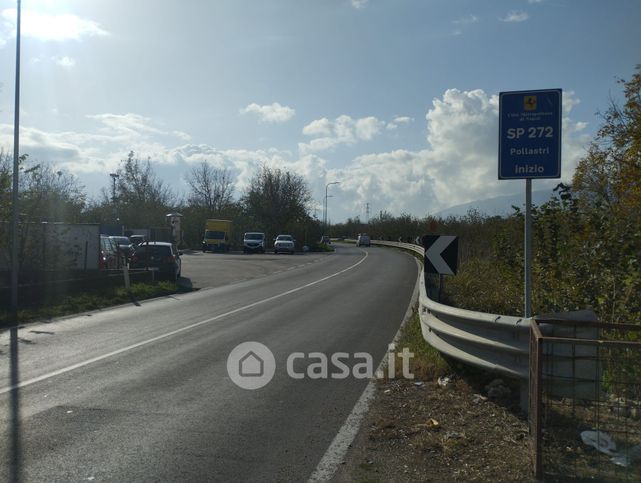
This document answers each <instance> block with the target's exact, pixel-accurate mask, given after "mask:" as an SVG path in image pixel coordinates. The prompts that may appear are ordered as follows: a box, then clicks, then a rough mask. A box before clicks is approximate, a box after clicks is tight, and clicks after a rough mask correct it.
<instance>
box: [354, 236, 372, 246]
mask: <svg viewBox="0 0 641 483" xmlns="http://www.w3.org/2000/svg"><path fill="white" fill-rule="evenodd" d="M370 243H371V242H370V239H369V235H366V234H365V233H361V234H360V235H358V240H356V246H357V247H362V246H365V247H368V246H370Z"/></svg>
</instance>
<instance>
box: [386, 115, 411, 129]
mask: <svg viewBox="0 0 641 483" xmlns="http://www.w3.org/2000/svg"><path fill="white" fill-rule="evenodd" d="M412 122H414V118H413V117H409V116H396V117H395V118H394V119H392V121H391V122H388V123H387V126H385V127H386V128H387V129H389V130H393V129H398V126H399V125H400V124H410V123H412Z"/></svg>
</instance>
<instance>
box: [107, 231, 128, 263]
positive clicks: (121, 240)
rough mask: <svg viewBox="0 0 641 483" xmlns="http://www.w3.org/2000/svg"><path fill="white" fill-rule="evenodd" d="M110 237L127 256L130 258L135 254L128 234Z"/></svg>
mask: <svg viewBox="0 0 641 483" xmlns="http://www.w3.org/2000/svg"><path fill="white" fill-rule="evenodd" d="M109 239H110V240H111V241H112V243H113V244H115V245H116V248H117V249H118V251H119V252H120V253H122V254H123V255H124V256H125V257H126V258H129V257H130V256H131V255H132V254H133V251H134V246H133V245H132V243H131V241H130V240H129V238H127V237H126V236H110V237H109Z"/></svg>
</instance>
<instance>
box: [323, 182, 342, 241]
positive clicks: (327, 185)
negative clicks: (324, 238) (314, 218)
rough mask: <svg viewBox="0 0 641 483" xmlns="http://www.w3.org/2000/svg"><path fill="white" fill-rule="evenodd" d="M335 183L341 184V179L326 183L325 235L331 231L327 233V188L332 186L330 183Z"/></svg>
mask: <svg viewBox="0 0 641 483" xmlns="http://www.w3.org/2000/svg"><path fill="white" fill-rule="evenodd" d="M333 184H340V181H332V182H331V183H327V184H326V185H325V210H324V213H325V216H324V218H325V220H324V221H323V235H328V236H329V233H325V232H326V231H327V220H328V218H327V189H328V188H329V187H330V185H333Z"/></svg>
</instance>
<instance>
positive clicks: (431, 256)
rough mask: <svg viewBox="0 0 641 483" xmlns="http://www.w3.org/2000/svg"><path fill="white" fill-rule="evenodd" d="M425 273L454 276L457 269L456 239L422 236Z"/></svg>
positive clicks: (440, 236) (452, 237)
mask: <svg viewBox="0 0 641 483" xmlns="http://www.w3.org/2000/svg"><path fill="white" fill-rule="evenodd" d="M422 241H423V247H424V248H425V271H426V272H427V273H438V274H441V275H455V274H456V269H457V268H458V267H457V265H458V237H455V236H450V235H425V236H423V239H422Z"/></svg>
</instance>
